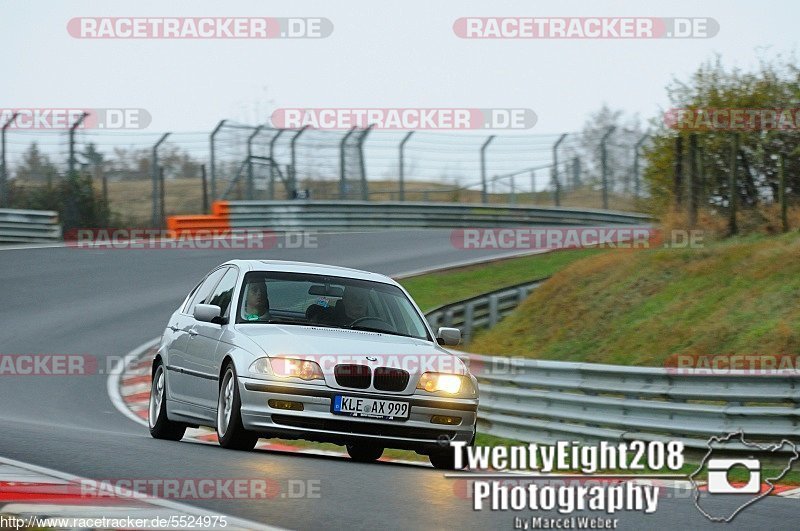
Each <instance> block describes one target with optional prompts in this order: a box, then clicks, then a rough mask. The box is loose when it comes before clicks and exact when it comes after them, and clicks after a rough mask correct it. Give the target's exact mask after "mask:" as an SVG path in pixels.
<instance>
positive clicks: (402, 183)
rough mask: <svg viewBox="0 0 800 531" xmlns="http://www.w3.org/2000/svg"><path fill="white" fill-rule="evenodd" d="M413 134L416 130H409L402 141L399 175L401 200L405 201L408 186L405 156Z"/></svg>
mask: <svg viewBox="0 0 800 531" xmlns="http://www.w3.org/2000/svg"><path fill="white" fill-rule="evenodd" d="M413 134H414V131H409V132H408V134H406V136H404V137H403V140H401V141H400V175H399V177H400V201H405V200H406V187H405V177H406V172H405V168H406V165H405V156H404V155H405V148H406V142H408V141H409V140H410V139H411V135H413Z"/></svg>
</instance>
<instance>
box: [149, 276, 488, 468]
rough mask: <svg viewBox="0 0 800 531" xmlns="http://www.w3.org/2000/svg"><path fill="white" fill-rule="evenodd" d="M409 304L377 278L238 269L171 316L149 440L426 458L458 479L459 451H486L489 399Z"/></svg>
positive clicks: (449, 337)
mask: <svg viewBox="0 0 800 531" xmlns="http://www.w3.org/2000/svg"><path fill="white" fill-rule="evenodd" d="M459 341H460V332H459V330H458V329H455V328H439V330H438V331H437V333H436V334H435V335H434V333H433V331H432V330H431V328H430V326H429V325H428V323H427V322H426V320H425V318H424V317H423V314H422V312H420V310H419V308H418V307H417V305H416V304H415V303H414V302H413V300H412V299H411V297H410V296H409V295H408V293H407V292H406V291H405V290H404V289H403V288H402V287H401V286H400V285H399V284H397V283H396V282H395V281H393V280H392V279H391V278H388V277H386V276H383V275H378V274H375V273H369V272H365V271H358V270H354V269H347V268H342V267H335V266H329V265H321V264H310V263H303V262H283V261H269V260H233V261H230V262H226V263H225V264H222V265H221V266H219V267H217V268H216V269H214V270H213V271H211V272H210V273H209V274H208V275H206V276H205V278H203V280H201V281H200V283H198V284H197V286H196V287H195V288H194V289H193V290H192V291H191V293H189V295H188V296H187V297H186V299H185V300H184V301H183V303H182V304H181V305H180V307H179V308H178V309H177V310H176V311H175V313H173V314H172V317H170V319H169V324H168V325H167V328H166V330H165V331H164V334H163V337H162V339H161V344H160V347H159V349H158V351H157V353H156V354H155V356H154V359H153V369H152V376H153V377H152V389H151V393H150V410H149V425H150V433H151V435H152V436H153V437H155V438H158V439H170V440H180V439H181V438H182V437H183V435H184V432H185V430H186V428H187V427H198V426H208V427H211V428H216V431H217V436H218V439H219V443H220V445H221V446H223V447H225V448H231V449H239V450H249V449H252V448H253V447H254V446H255V444H256V442H257V441H258V439H259V438H260V437H279V438H283V439H306V440H310V441H319V442H332V443H336V444H342V445H345V446H346V448H347V452H348V454H349V455H350V457H351V458H352V459H354V460H357V461H374V460H376V459H378V458H379V457H380V456H381V455H382V453H383V450H384V449H385V448H401V449H408V450H415V451H416V452H418V453H420V454H424V455H427V456H429V459H430V461H431V464H433V466H435V467H437V468H445V469H447V468H453V466H454V458H453V450H452V448H451V446H450V441H464V442H467V443H468V444H471V443H473V442H474V438H475V423H476V420H477V408H478V385H477V381H476V379H475V377H474V376H472V375H471V374H469V372H468V371H467V368H466V366H465V365H464V363H463V362H462V361H461V360H460V359H459V358H458V357H456V356H454V355H453V354H451V353H450V352H448V351H447V350H445V349H444V348H442V345H456V344H458V343H459Z"/></svg>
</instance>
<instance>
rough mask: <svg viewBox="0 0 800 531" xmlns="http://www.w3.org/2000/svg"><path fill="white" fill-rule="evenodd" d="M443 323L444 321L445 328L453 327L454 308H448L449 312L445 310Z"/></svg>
mask: <svg viewBox="0 0 800 531" xmlns="http://www.w3.org/2000/svg"><path fill="white" fill-rule="evenodd" d="M443 321H444V326H448V327H449V326H453V309H452V308H448V309H447V310H445V312H444V319H443Z"/></svg>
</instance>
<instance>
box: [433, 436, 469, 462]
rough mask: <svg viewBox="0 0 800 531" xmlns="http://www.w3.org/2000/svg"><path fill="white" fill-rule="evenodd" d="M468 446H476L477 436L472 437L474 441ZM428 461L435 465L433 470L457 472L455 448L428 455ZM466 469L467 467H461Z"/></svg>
mask: <svg viewBox="0 0 800 531" xmlns="http://www.w3.org/2000/svg"><path fill="white" fill-rule="evenodd" d="M467 446H475V434H473V435H472V440H471V441H470V442H469V444H468V445H467ZM428 460H429V461H430V462H431V464H432V465H433V468H438V469H440V470H456V454H455V450H454V449H453V448H449V447H448V448H447V449H445V450H439V451H437V452H434V453H431V454H429V455H428ZM461 468H462V469H463V468H466V466H462V467H461Z"/></svg>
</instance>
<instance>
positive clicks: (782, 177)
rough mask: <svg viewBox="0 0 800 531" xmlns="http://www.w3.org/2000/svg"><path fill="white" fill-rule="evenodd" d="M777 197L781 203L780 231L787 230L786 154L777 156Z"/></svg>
mask: <svg viewBox="0 0 800 531" xmlns="http://www.w3.org/2000/svg"><path fill="white" fill-rule="evenodd" d="M778 199H779V200H780V203H781V231H783V232H789V219H788V217H787V215H786V209H787V204H786V203H787V201H786V155H784V154H783V153H781V154H780V156H779V158H778Z"/></svg>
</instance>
